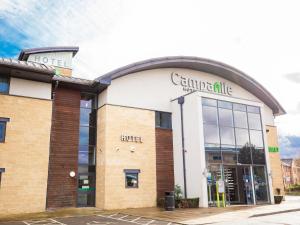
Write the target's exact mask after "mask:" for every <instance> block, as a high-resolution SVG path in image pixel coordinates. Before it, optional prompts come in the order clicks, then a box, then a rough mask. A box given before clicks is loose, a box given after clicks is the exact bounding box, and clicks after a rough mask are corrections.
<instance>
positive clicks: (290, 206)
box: [0, 196, 300, 225]
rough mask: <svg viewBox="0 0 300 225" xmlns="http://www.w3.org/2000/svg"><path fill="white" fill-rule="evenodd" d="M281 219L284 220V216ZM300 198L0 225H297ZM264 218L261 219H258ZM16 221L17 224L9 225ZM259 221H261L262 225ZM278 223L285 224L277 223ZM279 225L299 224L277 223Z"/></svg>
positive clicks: (76, 211)
mask: <svg viewBox="0 0 300 225" xmlns="http://www.w3.org/2000/svg"><path fill="white" fill-rule="evenodd" d="M283 215H284V216H283ZM299 215H300V196H286V201H284V202H283V203H282V204H280V205H264V206H230V207H227V208H199V209H176V210H175V211H171V212H168V211H164V210H163V209H159V208H142V209H126V210H114V211H101V210H97V209H95V208H73V209H60V210H56V211H50V212H49V211H47V212H43V213H37V214H24V215H15V216H13V217H6V218H4V217H2V218H1V217H0V225H4V224H5V225H24V224H25V225H46V224H48V225H49V224H56V225H94V224H115V225H121V224H124V225H129V224H140V225H171V224H172V225H173V224H220V225H221V224H222V225H223V224H224V225H225V224H226V225H227V224H228V225H229V224H274V223H268V222H266V223H265V221H272V220H274V218H285V220H286V221H291V220H293V219H292V218H294V219H295V220H296V218H298V221H299V225H300V216H299ZM261 218H263V219H261ZM12 220H18V222H8V221H12ZM261 221H264V223H263V222H261ZM278 221H284V220H283V219H281V220H280V219H278ZM280 224H298V223H296V221H295V223H280Z"/></svg>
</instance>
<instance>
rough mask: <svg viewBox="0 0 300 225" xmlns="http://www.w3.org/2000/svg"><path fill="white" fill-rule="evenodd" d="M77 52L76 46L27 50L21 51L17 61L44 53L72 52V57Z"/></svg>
mask: <svg viewBox="0 0 300 225" xmlns="http://www.w3.org/2000/svg"><path fill="white" fill-rule="evenodd" d="M78 51H79V47H77V46H57V47H45V48H29V49H23V50H21V52H20V54H19V57H18V60H25V61H26V60H27V59H28V55H29V54H35V53H46V52H72V53H73V57H74V56H75V55H76V53H77V52H78Z"/></svg>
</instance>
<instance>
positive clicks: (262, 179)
mask: <svg viewBox="0 0 300 225" xmlns="http://www.w3.org/2000/svg"><path fill="white" fill-rule="evenodd" d="M253 181H254V189H255V199H256V203H257V204H263V203H268V202H269V192H268V183H267V175H266V168H265V166H253Z"/></svg>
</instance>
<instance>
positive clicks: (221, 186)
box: [217, 180, 225, 193]
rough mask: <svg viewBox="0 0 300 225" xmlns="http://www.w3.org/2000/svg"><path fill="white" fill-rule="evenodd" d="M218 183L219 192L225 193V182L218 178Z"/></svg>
mask: <svg viewBox="0 0 300 225" xmlns="http://www.w3.org/2000/svg"><path fill="white" fill-rule="evenodd" d="M217 185H218V192H219V193H224V192H225V183H224V181H223V180H218V181H217Z"/></svg>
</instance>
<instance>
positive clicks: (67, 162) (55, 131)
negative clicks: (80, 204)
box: [47, 87, 80, 208]
mask: <svg viewBox="0 0 300 225" xmlns="http://www.w3.org/2000/svg"><path fill="white" fill-rule="evenodd" d="M53 104H54V105H53V110H54V111H53V118H52V130H51V144H50V146H51V147H50V157H49V172H48V189H47V208H58V207H76V201H77V178H71V177H70V175H69V173H70V171H75V172H76V174H77V170H78V142H79V120H80V92H79V91H76V90H71V89H67V88H60V87H59V88H58V89H57V90H56V94H55V100H54V103H53Z"/></svg>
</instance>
